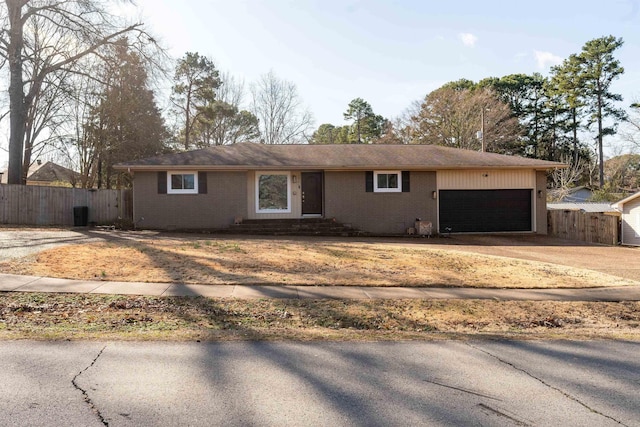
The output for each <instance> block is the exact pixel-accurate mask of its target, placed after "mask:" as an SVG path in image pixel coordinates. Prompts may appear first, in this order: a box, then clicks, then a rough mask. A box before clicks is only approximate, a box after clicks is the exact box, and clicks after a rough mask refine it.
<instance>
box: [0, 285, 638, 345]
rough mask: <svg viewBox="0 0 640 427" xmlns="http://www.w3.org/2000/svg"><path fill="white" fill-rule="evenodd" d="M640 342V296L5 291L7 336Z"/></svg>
mask: <svg viewBox="0 0 640 427" xmlns="http://www.w3.org/2000/svg"><path fill="white" fill-rule="evenodd" d="M467 338H473V339H478V338H512V339H594V338H599V339H632V340H638V339H640V302H623V303H588V302H585V303H576V302H571V303H567V302H518V301H510V302H498V301H479V300H440V301H429V300H379V301H355V300H341V301H335V300H270V299H268V300H253V301H244V300H235V299H212V298H204V297H194V298H184V297H182V298H176V297H164V298H163V297H141V296H136V297H133V296H113V295H111V296H107V295H102V296H100V295H64V294H26V293H6V294H0V339H47V340H49V339H54V340H81V339H100V340H105V339H107V340H171V341H182V340H239V339H241V340H247V339H256V340H257V339H259V340H265V339H267V340H283V339H294V340H303V341H308V340H398V339H467Z"/></svg>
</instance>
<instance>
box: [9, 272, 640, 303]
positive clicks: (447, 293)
mask: <svg viewBox="0 0 640 427" xmlns="http://www.w3.org/2000/svg"><path fill="white" fill-rule="evenodd" d="M0 292H59V293H85V294H122V295H149V296H198V295H199V296H205V297H213V298H239V299H252V298H293V299H385V298H388V299H412V298H415V299H494V300H502V301H523V300H528V301H614V302H617V301H640V286H624V287H607V288H587V289H486V288H433V287H431V288H413V287H364V286H264V285H255V286H252V285H187V284H179V283H140V282H107V281H88V280H69V279H55V278H50V277H37V276H16V275H11V274H0Z"/></svg>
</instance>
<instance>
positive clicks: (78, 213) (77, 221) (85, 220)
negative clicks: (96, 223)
mask: <svg viewBox="0 0 640 427" xmlns="http://www.w3.org/2000/svg"><path fill="white" fill-rule="evenodd" d="M87 224H89V207H88V206H74V207H73V226H74V227H86V226H87Z"/></svg>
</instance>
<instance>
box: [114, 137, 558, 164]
mask: <svg viewBox="0 0 640 427" xmlns="http://www.w3.org/2000/svg"><path fill="white" fill-rule="evenodd" d="M115 167H116V168H117V169H121V170H127V169H129V170H158V169H179V168H182V169H196V168H197V169H203V167H204V169H233V168H243V169H282V168H308V169H324V170H341V169H345V170H346V169H356V170H357V169H360V170H365V169H372V168H377V169H380V168H385V169H402V170H411V169H416V170H418V169H420V170H424V169H477V168H513V169H523V168H526V169H539V170H547V169H555V168H564V167H565V165H564V164H562V163H557V162H549V161H546V160H537V159H528V158H524V157H516V156H505V155H501V154H494V153H481V152H478V151H471V150H461V149H456V148H449V147H440V146H436V145H368V144H333V145H307V144H299V145H266V144H255V143H239V144H234V145H224V146H215V147H209V148H204V149H201V150H195V151H187V152H183V153H175V154H166V155H161V156H156V157H149V158H146V159H141V160H136V161H131V162H125V163H119V164H118V165H116V166H115Z"/></svg>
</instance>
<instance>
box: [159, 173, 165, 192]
mask: <svg viewBox="0 0 640 427" xmlns="http://www.w3.org/2000/svg"><path fill="white" fill-rule="evenodd" d="M158 194H167V173H166V172H158Z"/></svg>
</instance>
